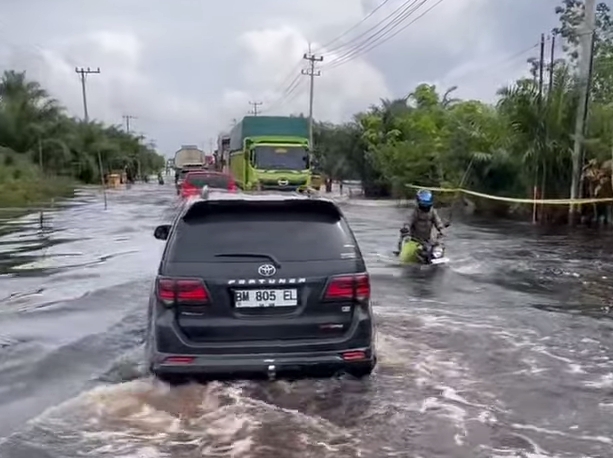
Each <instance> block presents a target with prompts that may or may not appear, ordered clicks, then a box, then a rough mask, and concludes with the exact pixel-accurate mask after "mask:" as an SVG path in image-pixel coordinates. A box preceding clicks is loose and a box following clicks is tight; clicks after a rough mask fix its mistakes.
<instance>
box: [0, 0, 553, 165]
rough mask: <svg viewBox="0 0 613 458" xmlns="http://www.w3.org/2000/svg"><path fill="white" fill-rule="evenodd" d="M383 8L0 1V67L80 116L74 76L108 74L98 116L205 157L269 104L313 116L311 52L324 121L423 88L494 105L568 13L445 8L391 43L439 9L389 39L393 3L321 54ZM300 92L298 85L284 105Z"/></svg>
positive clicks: (455, 3) (542, 2)
mask: <svg viewBox="0 0 613 458" xmlns="http://www.w3.org/2000/svg"><path fill="white" fill-rule="evenodd" d="M382 1H383V0H224V1H212V0H208V1H205V0H139V1H136V0H97V1H93V0H87V1H85V0H20V1H18V0H2V8H0V68H1V69H15V70H27V72H28V75H29V76H30V77H31V78H34V79H36V80H38V81H40V82H41V83H42V84H43V85H44V86H45V87H46V88H47V89H48V90H49V91H50V92H51V94H52V95H53V96H54V97H56V98H57V99H59V100H60V101H61V102H62V103H63V104H64V105H65V106H66V107H67V108H68V110H69V112H70V113H71V114H74V115H78V116H81V115H82V113H83V108H82V99H81V88H80V85H79V80H78V76H77V75H76V74H75V70H74V69H75V67H76V66H79V67H88V66H89V67H91V68H97V67H100V69H101V72H102V73H101V74H99V75H92V76H90V77H89V79H88V86H87V88H88V100H89V112H90V117H91V118H95V119H98V120H103V121H105V122H108V123H117V124H119V123H122V122H123V121H122V115H128V114H129V115H132V116H136V117H137V119H134V120H132V128H133V130H135V131H137V132H142V133H143V134H145V135H146V136H147V137H148V138H150V139H155V140H156V142H157V145H158V148H159V150H160V152H162V153H164V154H165V155H167V156H171V155H172V154H173V153H174V151H175V150H177V149H178V148H179V147H180V145H181V144H198V145H200V146H204V147H205V149H206V150H207V151H208V150H209V141H210V139H212V138H216V137H217V134H218V133H219V131H220V130H223V129H227V128H228V127H229V126H230V125H231V122H232V119H233V118H240V117H241V116H243V115H244V114H246V112H247V111H248V110H249V109H250V106H249V103H248V102H249V101H262V102H264V104H263V105H262V106H261V107H259V108H261V109H263V110H266V108H268V109H269V111H267V112H265V114H289V113H300V112H304V113H307V112H308V78H307V77H304V76H303V77H301V78H300V79H298V80H295V78H294V77H295V76H296V75H298V73H299V72H300V69H301V68H302V67H304V64H306V61H303V60H302V61H301V57H302V54H303V53H304V52H305V51H306V50H307V49H308V43H309V42H311V44H312V46H313V50H314V51H315V52H316V54H318V55H323V57H324V61H323V62H322V63H321V64H320V65H319V66H320V70H321V73H322V75H321V76H320V77H318V78H316V80H315V117H316V118H317V119H320V120H330V121H343V120H347V119H349V118H350V117H351V115H352V114H353V113H355V112H356V111H359V110H362V109H364V108H366V107H368V106H369V105H370V104H372V103H376V102H378V101H379V99H381V98H392V97H398V96H403V95H405V94H407V93H409V92H411V90H412V89H413V88H414V87H415V85H416V84H418V83H421V82H431V83H436V84H437V85H439V86H440V87H441V89H442V90H444V89H446V88H447V87H450V86H453V85H457V86H459V89H458V91H457V93H456V94H457V96H461V97H466V98H479V99H483V100H493V99H494V96H495V91H496V89H497V88H498V87H500V86H502V85H505V84H507V83H509V82H510V81H512V80H513V79H514V78H516V77H518V76H520V75H521V74H522V73H524V72H525V71H526V68H527V66H526V65H525V59H526V58H528V57H530V56H531V55H536V53H537V52H538V49H536V48H534V49H532V50H531V51H528V52H526V53H523V54H520V55H519V56H517V54H518V53H520V52H521V51H523V50H526V49H527V48H529V47H530V46H532V45H534V44H536V43H537V42H538V40H539V38H540V34H541V33H542V32H548V31H550V30H551V28H552V27H553V26H554V25H555V24H556V16H555V13H554V8H555V6H556V5H557V4H559V3H560V1H559V0H443V1H442V3H440V4H439V5H438V6H435V7H434V8H433V9H432V10H431V11H429V12H427V13H426V14H425V15H424V16H423V17H422V18H419V19H417V20H416V21H415V22H414V23H413V24H410V25H408V26H407V27H406V28H405V29H404V30H403V31H402V32H400V33H398V34H397V35H396V36H395V37H393V38H391V39H389V38H390V36H391V35H392V34H393V33H396V32H398V31H399V30H400V29H401V28H402V27H404V26H405V25H407V24H409V22H411V21H412V20H414V19H416V18H417V16H419V15H420V14H422V13H424V12H425V11H426V10H427V9H428V8H430V7H431V6H433V5H434V4H435V3H437V1H438V0H426V1H425V3H424V4H423V6H421V8H419V9H417V10H415V6H413V7H412V8H411V9H410V10H408V11H407V14H409V13H410V12H411V11H413V13H412V14H410V15H408V16H407V17H406V19H405V20H404V21H403V22H400V20H398V21H396V24H397V27H396V28H395V29H391V30H390V27H388V28H387V29H386V30H384V31H381V32H380V30H381V27H382V26H383V25H384V24H383V25H380V26H378V27H377V28H374V27H375V26H376V25H377V23H378V22H380V21H382V20H384V19H385V18H386V16H389V15H390V14H391V13H392V12H393V11H394V10H395V9H397V8H399V7H400V6H401V5H402V4H403V3H407V2H406V0H388V1H387V2H386V4H385V5H384V6H383V7H381V8H380V9H379V10H378V11H377V13H375V14H373V15H372V16H371V17H370V18H368V19H367V20H366V21H364V22H363V23H361V24H360V25H359V26H357V27H355V28H354V29H353V30H351V31H350V32H349V33H347V34H346V35H344V36H342V37H341V39H340V40H337V41H334V42H333V43H331V44H330V45H329V46H325V45H326V44H327V43H329V42H330V41H331V40H333V39H335V38H336V37H338V36H339V35H341V34H342V33H343V32H345V31H346V30H347V29H348V28H350V27H353V26H354V25H356V24H357V23H359V22H360V21H361V20H362V18H363V17H364V16H365V15H367V14H368V13H369V12H370V11H371V10H372V9H373V8H375V7H377V5H378V4H380V3H381V2H382ZM412 3H413V2H408V5H407V6H410V5H411V4H412ZM419 3H421V0H419V1H418V2H417V4H419ZM392 19H393V18H392ZM390 20H391V19H388V20H387V22H386V23H389V21H390ZM369 29H372V30H370V31H369ZM373 34H375V35H376V36H375V37H372V35H373ZM367 39H368V42H367V44H363V45H360V43H362V42H363V41H364V40H367ZM388 39H389V40H388ZM343 40H344V42H343ZM373 40H374V41H373ZM377 40H378V41H377ZM384 40H388V41H385V42H383V41H384ZM343 44H344V45H343ZM370 47H372V48H373V49H372V50H371V51H369V52H367V53H365V52H364V51H365V50H366V49H368V48H370ZM512 56H517V57H515V58H511V57H512ZM292 81H296V82H298V86H297V87H296V89H295V90H294V91H293V92H291V93H290V94H289V96H287V97H282V96H283V93H284V91H285V90H286V88H288V86H289V85H290V83H292ZM289 88H290V89H291V87H289Z"/></svg>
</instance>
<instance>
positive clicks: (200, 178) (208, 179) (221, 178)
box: [186, 173, 230, 189]
mask: <svg viewBox="0 0 613 458" xmlns="http://www.w3.org/2000/svg"><path fill="white" fill-rule="evenodd" d="M186 181H187V182H188V183H189V184H191V185H193V186H197V187H198V188H202V187H203V186H208V187H210V188H221V189H228V187H229V186H230V178H229V177H228V176H226V175H221V174H212V173H199V174H191V175H189V176H188V177H187V179H186Z"/></svg>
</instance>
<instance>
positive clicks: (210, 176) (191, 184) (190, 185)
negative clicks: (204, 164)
mask: <svg viewBox="0 0 613 458" xmlns="http://www.w3.org/2000/svg"><path fill="white" fill-rule="evenodd" d="M204 186H208V187H209V188H210V189H223V190H225V191H229V192H237V191H238V187H237V186H236V182H235V181H234V178H232V176H231V175H228V174H226V173H221V172H210V171H207V170H198V171H193V172H189V173H188V174H187V175H185V179H184V180H183V183H182V184H181V197H182V198H184V199H185V198H187V197H192V196H199V195H200V193H201V192H202V188H203V187H204Z"/></svg>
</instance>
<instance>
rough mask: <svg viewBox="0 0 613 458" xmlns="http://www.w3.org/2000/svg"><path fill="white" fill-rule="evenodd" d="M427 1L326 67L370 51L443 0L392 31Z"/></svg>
mask: <svg viewBox="0 0 613 458" xmlns="http://www.w3.org/2000/svg"><path fill="white" fill-rule="evenodd" d="M428 1H429V0H422V1H421V3H419V4H418V5H416V6H415V8H413V9H412V10H410V11H407V12H406V13H404V15H403V16H402V17H399V18H397V19H396V20H395V21H394V24H393V25H391V24H390V25H391V27H390V28H389V29H388V30H387V31H386V32H385V33H384V34H383V35H381V36H379V37H378V38H376V37H375V35H378V34H379V33H380V32H382V31H383V30H381V31H379V32H378V33H377V34H373V35H372V36H371V37H369V38H370V39H372V40H370V39H368V40H365V41H364V42H363V43H362V44H360V45H359V46H357V47H356V48H355V49H353V50H352V51H350V52H348V53H345V55H344V56H341V57H339V58H338V59H337V60H335V61H333V62H331V64H332V65H331V66H330V67H327V68H328V69H331V68H335V67H338V66H340V65H343V64H345V63H347V62H350V61H352V60H354V59H355V58H357V57H359V56H362V55H364V54H366V53H368V52H370V51H372V50H373V49H374V48H376V47H378V46H381V45H382V44H384V43H386V42H387V41H389V40H391V39H392V38H394V37H395V36H396V35H398V34H399V33H401V32H403V31H404V30H406V29H407V28H408V27H409V26H411V25H413V24H414V23H415V22H417V21H418V20H419V19H421V18H422V17H424V16H425V15H426V14H428V13H429V12H430V11H432V10H433V9H434V8H436V7H437V6H438V5H440V4H441V3H442V2H443V1H444V0H438V1H437V2H436V3H434V4H433V5H432V6H430V7H429V8H428V9H426V10H425V11H424V12H423V13H421V14H420V15H419V16H417V17H416V18H414V19H413V20H412V21H410V22H408V23H407V24H404V25H403V26H402V27H400V29H398V30H396V31H395V32H393V31H394V29H396V28H397V27H399V26H400V25H402V23H403V22H405V21H406V20H407V19H408V18H409V17H410V16H412V15H413V13H415V12H416V11H417V10H418V9H419V8H421V7H422V6H423V5H424V4H425V3H427V2H428ZM388 32H393V33H392V34H391V35H390V34H389V33H388Z"/></svg>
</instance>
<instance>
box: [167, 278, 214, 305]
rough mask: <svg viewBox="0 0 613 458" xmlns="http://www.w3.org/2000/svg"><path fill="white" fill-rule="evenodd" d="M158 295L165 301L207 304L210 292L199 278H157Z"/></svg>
mask: <svg viewBox="0 0 613 458" xmlns="http://www.w3.org/2000/svg"><path fill="white" fill-rule="evenodd" d="M157 296H158V298H159V299H160V300H161V301H163V302H165V303H168V304H170V303H175V302H177V303H179V302H180V303H182V304H206V303H207V302H209V292H208V291H207V290H206V287H205V286H204V282H203V281H202V280H200V279H199V278H168V277H158V278H157Z"/></svg>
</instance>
